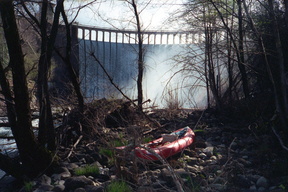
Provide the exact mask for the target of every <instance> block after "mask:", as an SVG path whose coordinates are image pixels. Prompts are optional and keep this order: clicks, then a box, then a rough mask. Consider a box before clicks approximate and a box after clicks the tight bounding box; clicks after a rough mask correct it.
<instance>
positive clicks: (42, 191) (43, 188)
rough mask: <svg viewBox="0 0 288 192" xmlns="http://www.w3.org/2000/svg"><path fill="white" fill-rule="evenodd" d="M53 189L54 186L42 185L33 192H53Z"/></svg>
mask: <svg viewBox="0 0 288 192" xmlns="http://www.w3.org/2000/svg"><path fill="white" fill-rule="evenodd" d="M53 188H54V186H52V185H47V184H42V185H40V186H39V187H38V188H37V189H36V190H34V191H33V192H45V191H51V190H52V189H53Z"/></svg>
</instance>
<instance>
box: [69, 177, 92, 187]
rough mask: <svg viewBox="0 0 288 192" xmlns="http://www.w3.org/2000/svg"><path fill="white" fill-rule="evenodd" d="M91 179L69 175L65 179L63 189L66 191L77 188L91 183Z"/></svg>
mask: <svg viewBox="0 0 288 192" xmlns="http://www.w3.org/2000/svg"><path fill="white" fill-rule="evenodd" d="M93 184H94V183H93V181H92V180H91V179H88V178H87V177H85V176H78V177H70V178H68V179H66V180H65V183H64V185H65V189H66V190H67V191H69V190H75V189H77V188H81V187H85V186H86V185H93Z"/></svg>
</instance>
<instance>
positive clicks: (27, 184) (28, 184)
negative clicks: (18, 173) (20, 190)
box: [24, 182, 33, 192]
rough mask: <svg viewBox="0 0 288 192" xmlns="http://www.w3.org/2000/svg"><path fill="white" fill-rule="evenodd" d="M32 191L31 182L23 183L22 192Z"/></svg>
mask: <svg viewBox="0 0 288 192" xmlns="http://www.w3.org/2000/svg"><path fill="white" fill-rule="evenodd" d="M32 189H33V183H32V182H25V183H24V190H25V191H26V192H30V191H32Z"/></svg>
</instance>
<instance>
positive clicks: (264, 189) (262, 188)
mask: <svg viewBox="0 0 288 192" xmlns="http://www.w3.org/2000/svg"><path fill="white" fill-rule="evenodd" d="M258 191H259V192H260V191H266V188H265V187H259V188H258Z"/></svg>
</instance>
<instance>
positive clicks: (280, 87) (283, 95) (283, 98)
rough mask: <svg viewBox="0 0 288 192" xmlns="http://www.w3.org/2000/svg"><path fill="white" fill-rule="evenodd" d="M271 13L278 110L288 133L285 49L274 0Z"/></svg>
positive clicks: (272, 0) (270, 4)
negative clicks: (283, 49)
mask: <svg viewBox="0 0 288 192" xmlns="http://www.w3.org/2000/svg"><path fill="white" fill-rule="evenodd" d="M268 3H269V9H270V10H269V15H270V18H271V21H272V31H273V37H274V40H275V46H276V55H275V56H274V58H275V59H276V61H277V65H274V66H273V67H274V69H275V72H274V74H273V76H274V79H275V86H276V92H277V94H276V96H277V99H276V106H277V111H278V113H279V117H280V119H281V123H282V127H283V131H285V133H286V134H287V133H288V129H287V125H288V121H287V117H288V108H287V107H288V106H287V88H286V80H285V68H284V57H283V51H282V44H281V39H280V34H279V27H278V23H277V20H276V16H275V13H274V0H269V1H268Z"/></svg>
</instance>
